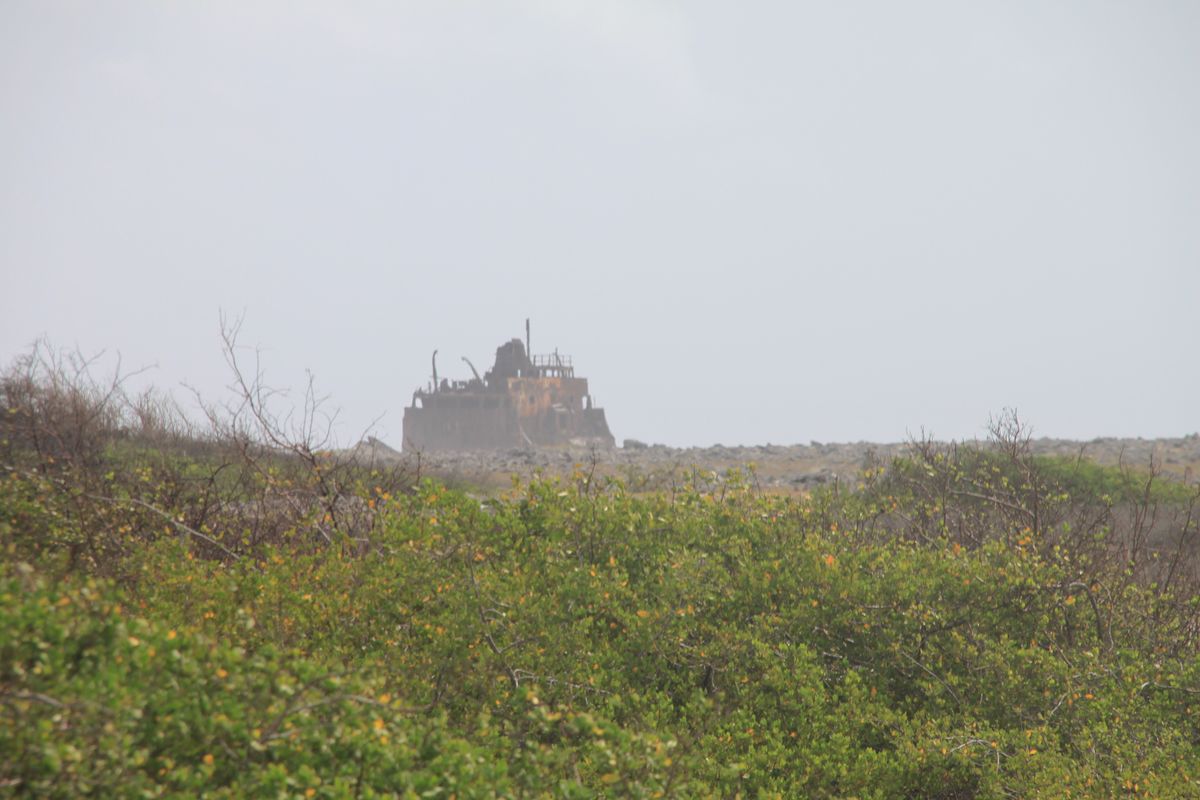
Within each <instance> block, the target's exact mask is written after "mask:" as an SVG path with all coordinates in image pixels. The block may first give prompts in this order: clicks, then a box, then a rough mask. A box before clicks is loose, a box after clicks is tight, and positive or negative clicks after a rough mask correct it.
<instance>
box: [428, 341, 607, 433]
mask: <svg viewBox="0 0 1200 800" xmlns="http://www.w3.org/2000/svg"><path fill="white" fill-rule="evenodd" d="M436 356H437V354H436V351H435V353H434V377H433V383H431V384H430V386H429V387H428V388H427V389H424V390H418V391H416V392H414V393H413V402H412V404H411V405H410V406H409V407H408V408H406V409H404V449H405V450H410V451H411V450H421V451H436V450H489V449H504V448H514V447H556V446H562V445H568V444H595V445H599V446H602V447H612V446H614V444H615V440H614V439H613V435H612V433H611V432H610V431H609V429H608V421H607V419H606V418H605V415H604V410H603V409H600V408H595V407H593V404H592V399H591V395H590V394H589V393H588V382H587V379H586V378H577V377H575V374H574V367H573V366H572V365H571V363H570V359H569V357H566V356H559V355H558V354H557V353H555V354H552V355H549V356H538V357H535V358H532V359H531V358H529V356H528V355H527V351H526V345H525V343H523V342H522V341H521V340H520V339H513V340H511V341H510V342H507V343H506V344H504V345H501V346H500V347H499V348H498V349H497V351H496V362H495V365H494V366H493V367H492V369H491V370H489V371H488V372H487V374H486V375H485V376H484V377H483V378H480V377H479V375H478V373H475V378H474V379H473V380H469V381H453V382H451V381H447V380H442V381H441V382H439V381H438V379H437V360H436ZM464 361H466V359H464ZM467 363H468V364H470V362H469V361H467ZM471 369H472V371H473V372H474V367H473V366H472V368H471Z"/></svg>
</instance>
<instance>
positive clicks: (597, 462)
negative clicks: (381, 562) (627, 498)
mask: <svg viewBox="0 0 1200 800" xmlns="http://www.w3.org/2000/svg"><path fill="white" fill-rule="evenodd" d="M910 446H911V443H906V442H893V443H883V444H880V443H872V442H846V443H828V444H823V443H821V442H810V443H808V444H792V445H774V444H765V445H753V446H745V445H739V446H725V445H721V444H715V445H712V446H710V447H688V448H676V447H667V446H666V445H661V444H644V443H642V442H637V441H634V440H626V441H625V442H624V443H623V446H621V447H616V448H598V447H588V446H586V445H581V446H577V447H567V448H554V449H512V450H488V451H482V450H481V451H462V452H425V453H407V452H406V453H400V452H399V451H397V450H395V449H393V448H391V447H389V446H387V445H386V444H384V443H382V442H380V441H378V440H377V439H368V440H367V441H365V442H363V443H362V444H360V445H359V446H358V448H357V449H358V451H359V452H360V454H361V455H363V456H366V457H368V458H373V459H377V460H379V461H381V462H385V463H392V464H404V465H406V466H408V467H409V468H412V469H417V468H418V467H419V468H420V469H421V470H422V471H423V472H426V473H427V474H433V475H438V476H441V477H444V478H447V479H451V480H463V481H466V482H469V483H473V484H479V485H483V486H500V485H503V484H505V483H507V482H508V481H509V480H510V479H511V476H513V475H517V476H519V477H522V478H527V477H530V476H532V475H535V474H539V473H540V474H542V475H570V474H572V473H573V472H575V471H576V470H583V471H585V472H588V471H592V472H595V473H596V474H598V475H613V476H618V477H621V478H623V479H624V480H625V481H626V482H627V483H628V484H630V485H631V486H633V487H635V488H636V487H641V486H644V487H645V488H655V487H658V486H661V485H662V484H663V482H665V481H669V480H671V479H672V477H673V476H679V475H681V474H682V473H683V472H684V471H688V470H692V469H701V470H715V471H718V472H721V471H724V470H727V469H730V468H745V467H747V466H748V465H753V469H754V474H755V479H756V480H757V481H758V482H759V484H760V485H761V486H762V487H763V488H767V489H772V490H777V491H804V490H805V489H808V488H812V487H814V486H818V485H821V484H826V483H832V482H834V481H851V480H854V479H855V478H856V476H857V475H858V472H859V471H860V470H861V469H863V468H864V466H866V465H868V464H870V463H872V462H873V461H874V462H886V461H887V460H889V459H891V458H892V457H894V456H896V455H899V454H901V453H903V452H904V451H905V450H906V449H907V448H909V447H910ZM1030 446H1031V448H1032V450H1033V452H1034V453H1038V454H1047V455H1060V456H1070V457H1077V456H1082V457H1084V458H1087V459H1091V460H1094V461H1097V462H1099V463H1102V464H1122V463H1123V464H1127V465H1129V466H1132V467H1139V468H1146V467H1149V466H1150V464H1151V463H1153V464H1154V465H1155V467H1156V468H1159V469H1161V470H1162V472H1163V473H1165V474H1166V475H1169V476H1171V477H1173V478H1176V479H1179V480H1184V481H1187V482H1189V483H1196V482H1200V434H1192V435H1190V436H1185V437H1181V438H1174V439H1127V438H1098V439H1093V440H1091V441H1087V442H1081V441H1074V440H1069V439H1050V438H1041V439H1034V440H1032V441H1031V442H1030Z"/></svg>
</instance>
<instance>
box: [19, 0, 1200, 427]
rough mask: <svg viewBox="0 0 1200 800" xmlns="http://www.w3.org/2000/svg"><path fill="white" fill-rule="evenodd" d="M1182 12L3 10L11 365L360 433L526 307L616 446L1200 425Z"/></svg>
mask: <svg viewBox="0 0 1200 800" xmlns="http://www.w3.org/2000/svg"><path fill="white" fill-rule="evenodd" d="M1198 35H1200V5H1196V4H1192V3H1186V2H1152V1H1150V2H1143V3H1138V4H1116V3H1094V2H1082V0H1076V1H1075V2H1065V3H1061V4H1057V5H1054V6H1049V5H1047V4H1043V3H1035V2H1016V3H1006V4H970V5H969V6H968V5H964V4H956V3H949V2H918V3H912V4H903V5H898V4H888V3H882V2H874V3H865V4H859V5H854V6H851V5H849V4H837V5H835V6H832V7H815V6H809V5H805V4H783V3H766V4H760V5H756V6H753V7H743V6H737V7H734V6H729V5H728V4H721V3H708V2H696V3H682V2H653V0H641V1H639V2H635V1H634V0H621V1H619V2H608V3H604V4H589V3H584V2H571V1H569V0H557V1H555V2H551V0H545V1H543V2H539V1H538V0H524V1H522V2H507V3H486V4H485V3H460V4H446V3H400V4H387V3H376V2H362V3H356V4H321V3H316V2H300V3H282V2H274V1H273V2H262V3H254V4H237V3H211V4H197V5H166V4H161V3H156V2H151V1H150V0H144V1H143V2H124V1H121V0H118V1H117V2H112V3H105V4H89V3H84V2H58V1H57V0H36V1H34V2H25V1H23V0H10V2H7V3H5V4H3V5H2V6H0V114H3V117H4V119H5V124H4V125H2V126H0V285H2V286H3V288H2V289H0V362H2V363H3V364H5V365H7V364H9V363H11V361H12V359H13V358H14V357H16V356H18V355H19V354H21V353H23V352H25V351H26V350H27V348H28V346H29V345H30V343H31V342H32V341H33V340H34V339H36V338H38V337H40V336H43V335H44V336H46V337H48V339H49V340H50V341H51V342H52V343H53V344H55V345H58V346H64V347H74V346H78V347H79V348H80V349H81V350H82V351H84V352H86V353H92V352H96V351H99V350H102V349H103V350H107V351H108V352H109V353H116V352H120V353H121V355H122V358H123V361H124V363H125V364H126V365H127V366H128V367H131V368H136V367H140V366H143V365H148V364H158V368H157V369H155V370H152V371H150V372H148V373H146V374H145V375H143V376H139V378H138V379H137V381H136V382H135V383H137V384H139V385H145V384H147V383H153V384H154V385H157V386H159V387H161V388H164V389H174V390H175V393H176V395H177V396H178V397H179V399H180V400H181V401H183V402H184V404H185V405H186V404H187V395H186V393H185V392H182V391H180V390H179V386H180V385H181V384H182V383H184V382H186V383H188V384H189V385H192V386H195V387H196V388H197V389H198V390H200V391H201V392H202V393H203V394H204V396H205V397H207V398H210V399H214V400H215V399H218V398H219V396H220V395H221V394H222V392H223V387H224V386H226V385H227V384H228V382H229V381H228V375H227V372H226V370H225V366H224V363H223V361H222V356H221V341H220V328H219V315H220V314H221V313H222V312H224V313H226V314H229V315H230V316H234V317H237V316H242V317H243V318H244V324H243V327H242V331H241V338H240V342H241V344H243V345H245V346H247V347H249V348H253V347H256V346H257V347H259V348H261V353H262V359H263V366H264V368H265V370H266V373H265V378H266V381H267V383H269V384H270V385H273V386H278V387H291V388H292V389H293V390H294V392H296V393H299V392H301V391H302V389H303V386H304V383H305V370H309V371H311V373H312V374H313V375H314V376H315V379H316V384H317V387H318V389H319V390H320V391H321V393H323V394H328V395H330V396H331V400H330V403H331V405H332V406H335V407H340V408H341V409H342V411H341V415H340V419H341V421H342V424H341V427H340V429H339V434H340V437H341V440H342V442H343V443H351V442H352V441H353V440H354V439H355V438H356V437H357V435H358V434H359V433H360V432H361V431H362V430H363V429H364V428H365V427H366V425H367V424H368V423H369V422H370V421H371V420H373V419H375V418H376V417H379V416H380V415H381V414H383V415H385V416H384V417H383V419H382V420H381V422H380V425H379V426H378V430H377V434H376V435H378V436H379V438H381V439H382V440H384V441H386V442H388V443H389V444H392V445H393V446H396V447H399V445H400V429H401V419H402V416H403V409H404V406H405V405H407V404H408V403H409V401H410V398H411V395H412V391H413V390H414V389H416V388H417V387H419V386H423V385H424V384H425V383H426V382H427V381H428V379H429V371H430V370H429V358H430V354H431V353H432V351H433V350H434V349H437V350H439V351H440V352H439V371H440V372H441V373H442V374H445V375H451V376H453V377H465V376H468V375H469V370H468V368H467V366H466V365H465V364H463V363H462V361H461V360H460V357H461V356H467V357H468V358H470V359H471V360H472V361H473V362H474V363H475V365H476V366H477V367H479V369H480V370H481V371H482V370H484V369H486V368H487V367H489V366H490V365H491V363H492V358H493V355H494V353H495V349H496V347H497V346H498V345H500V344H501V343H503V342H505V341H507V340H508V339H511V338H514V337H523V336H524V321H525V319H526V318H527V317H528V318H531V320H532V340H533V349H534V351H535V352H547V351H552V350H554V349H555V348H558V349H559V350H560V351H561V352H563V353H568V354H571V355H572V356H574V359H575V364H576V368H577V372H578V374H580V375H582V376H584V377H587V378H588V379H589V381H590V383H591V390H592V393H593V394H594V395H595V397H596V399H597V401H598V403H599V405H600V406H602V407H603V408H605V410H606V412H607V414H608V420H609V425H610V427H611V429H612V432H613V434H614V435H615V436H616V439H617V441H618V442H620V441H621V440H622V439H625V438H636V439H640V440H643V441H646V442H662V443H665V444H670V445H674V446H690V445H698V446H704V445H709V444H713V443H718V442H719V443H723V444H725V445H738V444H745V445H753V444H765V443H768V442H770V443H774V444H790V443H801V442H808V441H810V440H819V441H823V442H846V441H876V442H892V441H900V440H903V439H904V438H906V436H908V435H910V434H915V433H917V432H918V431H921V430H924V431H926V432H929V433H932V434H933V435H934V436H936V437H938V438H942V439H951V438H954V439H963V438H968V439H969V438H972V437H976V436H983V435H984V429H985V426H986V424H987V421H988V418H989V415H994V414H998V413H999V412H1000V411H1001V410H1002V409H1004V408H1015V409H1016V410H1017V411H1018V413H1019V414H1020V416H1021V417H1022V419H1024V420H1025V421H1026V422H1027V423H1029V424H1030V425H1031V426H1032V428H1033V433H1034V435H1035V436H1050V437H1057V438H1070V439H1080V440H1088V439H1092V438H1095V437H1101V436H1129V437H1137V436H1142V437H1145V438H1155V437H1167V436H1184V435H1188V434H1191V433H1193V432H1196V431H1198V430H1200V413H1198V412H1197V403H1196V401H1197V398H1200V370H1198V369H1197V367H1196V363H1197V361H1198V359H1197V355H1196V349H1197V344H1198V343H1200V321H1198V315H1197V311H1196V305H1197V300H1198V299H1200V223H1198V222H1197V221H1198V220H1200V149H1198V148H1197V146H1196V142H1200V91H1197V88H1196V84H1197V79H1198V78H1200V48H1197V47H1196V46H1195V45H1196V42H1197V41H1198Z"/></svg>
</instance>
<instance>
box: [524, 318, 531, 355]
mask: <svg viewBox="0 0 1200 800" xmlns="http://www.w3.org/2000/svg"><path fill="white" fill-rule="evenodd" d="M525 355H526V357H528V358H529V360H530V361H533V349H532V348H531V347H530V346H529V317H526V318H525Z"/></svg>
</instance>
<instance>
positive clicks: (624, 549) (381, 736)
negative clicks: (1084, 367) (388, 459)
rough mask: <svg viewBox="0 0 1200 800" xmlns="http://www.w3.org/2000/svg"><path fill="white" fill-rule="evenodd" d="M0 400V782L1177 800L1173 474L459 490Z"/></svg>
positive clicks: (593, 483)
mask: <svg viewBox="0 0 1200 800" xmlns="http://www.w3.org/2000/svg"><path fill="white" fill-rule="evenodd" d="M18 378H20V380H18ZM3 388H4V394H3V395H0V400H2V401H3V406H2V407H0V412H2V413H3V414H4V415H5V417H4V419H5V420H6V421H5V427H4V429H3V431H2V432H3V436H2V437H0V439H2V440H3V442H4V444H3V446H2V447H0V463H2V464H3V469H4V475H3V476H2V480H0V548H2V550H3V554H4V556H3V563H4V566H3V568H2V571H0V792H5V793H10V794H15V795H27V796H50V797H77V796H84V795H89V794H90V795H93V796H145V797H156V796H178V797H192V796H198V795H201V794H204V795H207V796H210V797H246V796H279V797H371V796H378V795H385V796H395V795H398V796H404V797H457V798H468V797H509V796H514V797H540V796H554V797H596V796H629V797H706V796H712V797H736V796H741V797H746V798H751V797H860V798H872V797H875V798H894V797H931V798H939V797H940V798H976V797H978V798H984V797H1036V796H1042V797H1067V796H1069V797H1114V796H1124V795H1127V796H1131V797H1132V796H1138V797H1183V796H1194V795H1196V794H1200V783H1198V782H1197V776H1198V775H1200V750H1198V743H1200V657H1198V654H1197V643H1198V635H1200V624H1198V623H1200V607H1198V606H1200V595H1198V594H1197V574H1196V567H1197V557H1196V554H1195V551H1194V547H1193V539H1194V538H1195V536H1196V521H1195V519H1194V517H1193V516H1192V510H1193V508H1194V506H1195V500H1196V498H1195V494H1194V491H1191V490H1188V488H1187V487H1184V486H1181V485H1179V484H1170V483H1163V482H1161V481H1158V480H1157V479H1156V478H1155V476H1154V475H1153V474H1152V473H1137V472H1133V471H1130V470H1121V469H1112V468H1100V467H1097V466H1095V465H1092V464H1088V463H1084V462H1078V463H1076V462H1065V461H1061V460H1059V461H1049V460H1038V459H1034V458H1032V457H1030V456H1029V455H1028V453H1027V450H1026V449H1024V448H1023V440H1022V436H1021V430H1020V428H1019V425H1018V423H1016V421H1015V420H1013V419H1006V420H1005V421H1004V422H1003V423H1002V424H1001V425H999V426H997V430H996V437H995V441H994V442H993V444H992V445H991V446H988V447H970V448H963V447H953V446H949V447H948V446H941V445H936V444H933V443H931V442H916V443H914V445H913V448H912V452H911V454H910V455H909V456H908V457H907V458H905V459H902V460H899V461H897V462H894V463H890V464H884V465H869V467H868V468H867V469H866V470H865V472H864V476H863V482H862V485H861V486H859V487H857V488H856V490H854V491H850V492H847V491H836V490H828V491H823V492H818V493H816V494H814V495H813V496H811V497H805V498H799V499H797V498H786V497H773V496H764V495H762V494H760V493H759V492H757V491H755V489H754V480H753V472H752V470H751V471H750V472H747V473H734V474H729V475H721V476H718V475H713V474H704V473H699V472H692V473H691V474H690V475H689V476H686V477H681V479H680V481H679V482H678V484H677V485H676V486H675V487H673V488H672V489H670V490H667V491H663V492H659V493H655V494H651V495H638V494H634V493H631V492H628V491H626V490H625V489H624V488H623V487H622V485H621V484H620V483H619V482H617V481H606V480H601V479H598V478H596V477H594V476H591V475H589V474H588V473H589V470H588V468H587V467H586V466H585V465H581V466H580V468H579V469H578V470H577V471H576V472H575V474H574V475H573V476H569V477H564V478H561V479H545V480H537V481H534V482H532V483H514V485H513V487H512V489H511V491H509V492H507V493H506V494H504V495H503V496H501V497H496V498H487V499H481V498H479V497H473V496H471V495H470V494H468V493H465V492H463V491H460V490H450V489H447V488H445V487H444V486H443V485H441V484H439V483H437V482H436V481H434V480H430V479H428V478H426V477H423V476H418V475H414V474H406V473H400V472H395V471H391V472H389V471H387V470H384V469H382V468H381V467H380V466H379V465H372V464H364V463H355V462H354V461H353V460H352V459H351V460H346V459H345V458H341V457H335V456H332V455H329V454H324V453H322V452H320V450H319V449H316V448H314V447H312V446H311V442H309V441H308V440H303V441H300V442H299V443H298V444H296V443H295V442H294V440H287V439H285V438H284V437H282V436H281V435H280V433H281V432H280V430H279V428H278V426H277V425H273V424H272V423H273V420H272V419H271V418H270V417H269V415H267V414H266V413H265V412H264V411H263V410H262V409H261V408H260V409H258V410H257V411H256V410H255V409H254V408H253V407H251V417H249V420H250V422H251V423H254V424H247V425H242V424H234V423H236V422H238V420H241V421H242V422H245V421H246V419H247V418H246V417H236V414H238V413H241V412H242V411H243V410H244V407H243V406H237V407H235V408H234V411H233V412H231V413H234V414H235V418H234V419H232V420H231V419H230V418H225V422H226V423H229V424H226V425H224V426H223V427H221V426H217V427H216V428H214V429H213V430H215V431H216V433H214V432H213V431H209V433H207V434H204V435H200V434H197V433H196V432H195V431H180V430H178V429H174V428H170V426H164V425H163V424H162V419H163V418H162V415H161V414H155V413H145V412H146V409H147V408H151V409H152V408H153V406H152V405H150V406H148V405H147V404H146V403H145V402H143V403H142V404H141V405H138V406H137V407H139V408H141V409H142V411H143V413H142V414H141V415H140V416H138V415H132V416H130V415H129V414H128V413H127V412H126V411H123V410H121V408H120V407H117V406H114V405H112V404H111V402H110V401H111V399H112V398H113V397H114V396H116V394H115V393H113V392H108V391H107V390H105V389H104V387H100V388H99V390H98V389H97V387H96V386H95V385H92V384H86V383H85V384H83V385H82V386H81V385H80V384H79V383H78V382H77V383H76V384H73V385H71V386H67V387H65V388H64V387H63V386H57V387H55V386H54V385H52V382H47V380H46V379H45V378H44V377H43V376H40V375H39V373H38V371H37V370H36V369H33V368H31V367H30V364H28V363H27V364H23V365H22V369H21V370H14V371H10V373H9V375H8V378H7V382H6V383H5V384H4V387H3ZM135 405H136V404H135ZM212 419H213V420H214V421H215V420H218V419H220V417H219V415H216V414H214V415H213V417H212ZM256 424H257V425H258V427H255V425H256Z"/></svg>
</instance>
